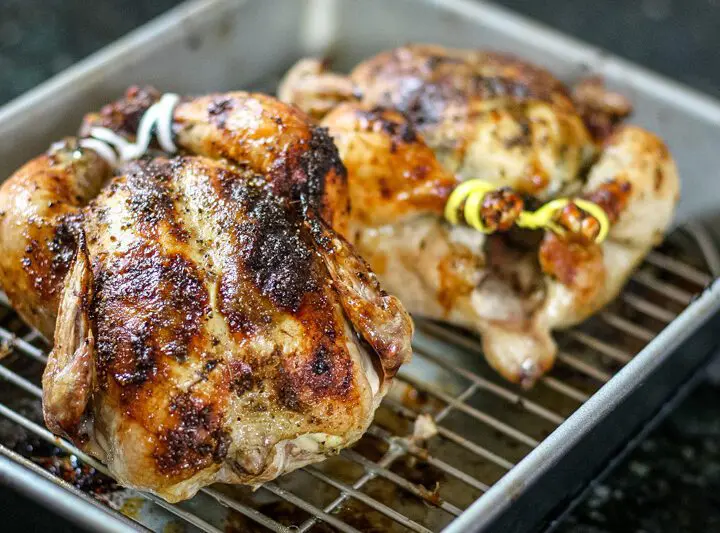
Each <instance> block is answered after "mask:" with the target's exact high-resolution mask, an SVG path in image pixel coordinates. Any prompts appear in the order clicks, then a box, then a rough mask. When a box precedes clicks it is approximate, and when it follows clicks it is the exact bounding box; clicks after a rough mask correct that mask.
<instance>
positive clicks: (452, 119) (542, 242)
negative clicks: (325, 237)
mask: <svg viewBox="0 0 720 533" xmlns="http://www.w3.org/2000/svg"><path fill="white" fill-rule="evenodd" d="M279 96H280V98H281V99H283V100H285V101H287V102H290V103H293V104H295V105H297V106H299V107H301V108H302V109H304V110H306V111H307V112H308V113H310V114H312V115H313V116H314V117H315V118H316V119H317V120H320V121H321V124H322V125H323V126H325V127H327V128H328V129H329V131H330V134H331V136H332V137H333V140H334V141H335V143H336V145H337V146H338V149H339V151H340V155H341V158H342V159H343V162H344V163H345V166H346V167H347V169H348V183H349V191H350V198H351V207H352V209H351V218H350V224H349V225H348V228H347V230H346V236H347V238H348V239H349V240H350V241H351V242H353V243H354V244H355V245H356V247H357V249H358V251H359V252H360V253H361V254H362V255H363V256H364V257H365V258H366V259H367V260H368V262H369V263H370V265H371V266H372V268H373V269H374V270H375V272H376V273H377V274H378V276H379V277H380V279H381V280H382V282H383V284H384V286H385V287H386V288H387V289H388V290H389V291H391V292H392V293H393V294H396V295H397V296H398V297H399V298H400V299H401V301H402V302H403V303H404V304H405V306H406V308H407V309H408V310H409V311H410V312H412V313H414V314H417V315H420V316H425V317H429V318H433V319H440V320H444V321H448V322H451V323H454V324H458V325H461V326H465V327H469V328H471V329H474V330H476V331H478V332H479V333H480V334H481V337H482V341H483V347H484V352H485V355H486V358H487V359H488V361H489V363H490V364H491V365H492V366H493V367H494V368H495V369H496V370H498V371H499V372H500V373H501V374H502V375H503V376H504V377H506V378H507V379H509V380H511V381H513V382H518V383H521V384H523V385H531V384H532V383H533V382H534V381H535V380H536V379H537V378H538V377H539V376H540V375H542V373H543V372H545V371H547V370H548V369H549V368H550V367H551V366H552V364H553V361H554V357H555V353H556V346H555V343H554V341H553V338H552V336H551V331H552V330H553V329H558V328H566V327H569V326H572V325H574V324H577V323H578V322H580V321H582V320H584V319H585V318H587V317H588V316H590V315H591V314H592V313H594V312H596V311H597V310H598V309H600V308H601V307H602V306H604V305H605V304H606V303H608V302H609V301H610V300H612V299H613V298H614V297H615V296H616V295H617V294H618V292H619V291H620V289H621V288H622V286H623V284H624V283H625V281H626V280H627V279H628V277H629V275H630V273H631V272H632V270H633V269H634V267H635V266H636V265H637V264H638V263H639V262H640V261H641V260H642V258H643V257H644V255H645V254H646V253H647V252H648V251H649V250H650V248H651V247H652V246H653V245H655V244H657V243H658V241H659V240H660V239H662V236H663V233H664V231H665V229H666V228H667V226H668V224H669V223H670V221H671V219H672V215H673V211H674V206H675V204H676V202H677V199H678V193H679V186H678V177H677V171H676V168H675V165H674V163H673V160H672V158H671V157H670V155H669V153H668V150H667V148H666V147H665V146H664V144H663V143H662V141H661V140H660V139H658V138H657V137H656V136H654V135H653V134H651V133H649V132H647V131H645V130H643V129H641V128H638V127H634V126H625V125H621V124H620V122H621V121H622V119H623V118H625V116H627V114H628V113H629V104H627V102H626V101H625V100H624V98H622V97H621V96H620V95H616V94H613V93H609V92H608V91H606V90H605V89H604V87H603V86H602V84H601V83H600V82H599V81H598V80H597V79H592V80H588V81H587V82H585V83H583V84H581V85H580V86H578V88H577V90H576V91H575V94H574V96H572V95H571V94H570V91H568V89H567V88H566V87H565V86H564V85H563V84H562V83H561V82H559V81H558V80H556V79H555V78H554V77H553V76H552V75H551V74H549V73H548V72H546V71H544V70H542V69H540V68H537V67H534V66H532V65H529V64H526V63H524V62H522V61H520V60H518V59H516V58H513V57H510V56H503V55H499V54H495V53H486V52H480V51H467V50H454V49H448V48H443V47H439V46H431V45H411V46H406V47H402V48H398V49H395V50H391V51H387V52H383V53H381V54H379V55H377V56H375V57H373V58H371V59H368V60H367V61H365V62H363V63H361V64H360V65H358V66H357V67H356V68H355V69H354V70H353V71H352V72H351V73H350V74H349V75H348V76H342V75H340V74H337V73H333V72H329V71H328V70H327V65H326V64H325V63H323V62H321V61H319V60H314V59H305V60H302V61H300V62H299V63H298V64H297V65H296V66H295V67H293V68H292V69H291V70H290V71H289V72H288V74H287V75H286V77H285V79H284V80H283V82H282V83H281V86H280V89H279ZM470 179H481V180H483V181H485V182H487V183H489V184H491V185H493V186H494V187H496V189H495V190H493V191H491V192H489V193H488V194H486V195H485V196H484V198H483V201H482V202H481V204H480V206H479V210H480V214H479V216H480V218H481V220H482V221H483V224H484V227H485V228H487V230H488V232H487V233H483V232H479V231H476V230H475V229H473V228H471V227H468V226H467V225H463V224H458V225H454V224H453V225H451V224H449V223H448V222H447V221H446V220H445V217H444V211H445V206H446V204H447V203H448V199H449V197H450V195H451V193H452V192H453V191H454V190H455V189H456V188H457V187H458V185H459V184H460V183H462V182H464V181H465V180H470ZM560 196H563V197H571V198H579V199H585V200H588V201H592V202H594V203H595V204H596V205H597V206H599V207H600V208H602V210H603V211H604V212H605V215H606V216H607V219H608V221H609V223H610V224H611V227H610V231H609V235H608V237H607V239H606V240H605V241H604V242H602V243H597V242H595V238H594V237H596V236H597V235H598V232H599V230H598V227H599V221H598V220H596V219H595V218H594V217H592V216H589V213H587V212H585V211H583V210H581V209H579V208H578V206H577V205H576V204H574V203H570V204H568V205H566V206H565V207H563V208H562V209H558V211H557V213H556V214H555V215H554V221H555V224H556V226H558V225H559V226H562V227H563V228H564V229H565V230H566V231H564V232H562V233H560V232H556V231H555V232H553V231H547V230H546V231H543V230H528V229H520V228H518V227H517V226H516V225H514V222H515V221H516V220H518V217H519V216H520V213H521V211H523V209H534V208H536V207H538V206H539V205H540V204H541V203H543V202H548V201H550V200H552V199H555V198H558V197H560ZM341 231H342V230H341Z"/></svg>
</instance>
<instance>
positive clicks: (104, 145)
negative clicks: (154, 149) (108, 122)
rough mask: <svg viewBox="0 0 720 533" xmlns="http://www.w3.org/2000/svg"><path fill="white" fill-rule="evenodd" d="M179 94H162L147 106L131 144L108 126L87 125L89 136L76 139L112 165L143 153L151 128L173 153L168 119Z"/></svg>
mask: <svg viewBox="0 0 720 533" xmlns="http://www.w3.org/2000/svg"><path fill="white" fill-rule="evenodd" d="M179 101H180V97H179V96H178V95H177V94H174V93H166V94H163V95H162V97H161V98H160V100H159V101H158V102H156V103H155V104H153V105H152V106H150V107H149V108H148V110H147V111H145V113H144V114H143V116H142V118H141V119H140V125H139V126H138V132H137V139H136V141H135V143H131V142H129V141H128V140H127V139H125V138H124V137H121V136H120V135H118V134H117V133H115V132H114V131H112V130H109V129H108V128H98V127H95V128H91V129H90V137H87V138H85V139H81V140H80V143H79V144H80V146H81V147H83V148H89V149H90V150H94V151H95V152H96V153H97V154H98V155H99V156H100V157H102V158H103V159H104V160H105V161H107V163H108V164H109V165H111V166H113V167H116V166H118V165H119V164H120V163H124V162H125V161H129V160H131V159H137V158H138V157H141V156H142V155H144V154H145V152H147V150H148V147H149V146H150V141H151V140H152V134H153V128H154V130H155V135H156V137H157V140H158V144H159V145H160V148H162V149H163V151H165V152H168V153H171V154H172V153H175V152H177V146H175V143H174V142H173V139H172V118H173V111H174V110H175V106H176V105H177V103H178V102H179Z"/></svg>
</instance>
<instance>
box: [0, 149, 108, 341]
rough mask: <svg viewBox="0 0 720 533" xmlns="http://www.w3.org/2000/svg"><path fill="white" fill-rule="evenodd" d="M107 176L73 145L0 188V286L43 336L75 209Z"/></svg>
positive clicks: (72, 235) (68, 256) (48, 332)
mask: <svg viewBox="0 0 720 533" xmlns="http://www.w3.org/2000/svg"><path fill="white" fill-rule="evenodd" d="M109 175H110V169H109V167H108V166H107V165H106V164H105V162H104V161H103V160H102V159H100V158H99V157H98V156H96V155H95V154H94V153H80V152H76V151H75V148H74V147H73V146H72V145H71V146H69V147H68V148H66V149H62V150H58V151H55V152H53V153H50V154H46V155H42V156H40V157H38V158H36V159H34V160H32V161H30V162H29V163H27V164H26V165H25V166H23V167H22V168H20V169H19V170H18V171H17V172H15V174H13V175H12V176H11V177H10V178H9V179H8V180H7V181H5V182H4V183H3V185H2V188H1V189H0V247H1V248H2V250H3V253H2V254H0V284H2V289H3V290H4V291H5V294H7V295H8V298H9V299H10V302H11V303H12V305H13V307H14V308H15V309H16V310H17V311H18V312H19V313H20V315H21V316H22V317H23V319H24V320H25V321H26V322H28V323H29V324H30V325H31V326H34V327H36V328H38V329H39V330H40V331H41V333H43V334H44V335H45V336H46V337H47V338H52V335H53V331H54V329H55V317H56V314H57V308H58V304H59V302H60V291H61V289H62V285H63V280H64V279H65V275H66V274H67V272H68V269H69V267H70V263H71V261H72V258H73V255H74V252H75V246H76V237H77V231H78V228H79V227H80V225H81V222H82V217H81V215H80V214H79V211H78V209H79V208H80V207H81V206H82V205H84V204H85V203H86V202H88V201H89V200H90V199H91V198H92V197H93V196H95V195H96V194H97V192H98V191H99V190H100V187H101V186H102V184H103V182H104V181H105V180H106V179H107V178H108V177H109Z"/></svg>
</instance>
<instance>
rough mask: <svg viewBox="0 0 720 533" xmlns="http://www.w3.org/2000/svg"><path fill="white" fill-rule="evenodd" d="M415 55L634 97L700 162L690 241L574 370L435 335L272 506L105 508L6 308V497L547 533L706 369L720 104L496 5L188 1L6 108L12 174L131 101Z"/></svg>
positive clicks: (687, 181) (61, 504)
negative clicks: (64, 464)
mask: <svg viewBox="0 0 720 533" xmlns="http://www.w3.org/2000/svg"><path fill="white" fill-rule="evenodd" d="M413 41H415V42H435V43H440V44H445V45H451V46H464V47H479V48H491V49H496V50H501V51H506V52H512V53H515V54H517V55H519V56H522V57H524V58H526V59H528V60H530V61H533V62H535V63H537V64H540V65H543V66H545V67H547V68H548V69H550V70H551V71H552V72H554V73H555V74H556V75H558V76H559V77H560V78H561V79H564V80H567V81H572V80H574V79H577V78H578V77H580V76H582V75H585V74H587V73H590V72H592V73H598V74H601V75H603V76H604V77H605V79H606V81H607V82H608V84H609V85H610V87H611V88H613V89H615V90H618V91H620V92H622V93H624V94H626V95H627V96H629V97H630V98H631V100H632V101H633V103H634V105H635V109H636V113H635V115H634V117H633V121H634V122H636V123H638V124H640V125H642V126H644V127H646V128H648V129H650V130H652V131H655V132H657V133H658V134H660V135H661V136H662V137H663V138H664V139H665V140H666V141H667V142H668V144H669V146H670V149H671V151H672V153H673V155H674V156H675V158H676V159H677V161H678V164H679V167H680V172H681V177H682V185H683V197H682V200H681V203H680V205H679V209H678V216H677V228H676V230H675V231H674V232H673V234H672V236H671V237H670V238H669V244H667V245H665V246H664V247H663V248H661V249H660V250H659V251H657V252H653V253H652V254H651V255H650V257H649V258H648V261H646V263H645V265H644V266H643V267H642V268H641V269H640V270H639V272H638V273H637V274H636V275H635V276H634V277H633V279H632V280H631V282H630V284H629V286H628V289H627V290H626V291H625V292H624V293H623V295H622V297H621V298H620V299H619V300H618V301H617V302H615V303H614V304H612V305H611V306H610V307H609V308H608V309H607V310H606V311H604V312H603V313H600V315H599V316H598V317H595V318H593V319H592V320H590V321H589V322H588V323H587V324H584V325H583V326H581V327H580V328H579V329H577V330H573V331H571V332H566V333H563V334H560V335H559V336H558V340H559V344H560V347H561V356H560V358H559V360H558V364H557V368H556V369H555V370H553V372H552V373H551V374H550V375H549V376H548V377H547V378H545V379H544V380H542V381H541V382H540V383H539V384H538V385H537V386H536V388H535V389H533V390H532V391H529V392H526V391H521V390H519V389H517V388H515V387H514V386H511V385H509V384H506V383H503V382H502V381H501V380H500V379H499V378H498V377H497V376H496V375H495V374H494V373H493V372H492V371H490V370H489V369H488V368H487V365H486V364H485V363H484V362H483V361H482V357H481V356H480V354H479V350H478V343H477V340H476V339H474V338H473V337H471V336H469V335H467V334H466V333H463V332H460V331H456V330H453V329H448V328H444V327H441V326H438V325H436V324H432V323H426V322H422V321H419V322H418V334H417V336H416V342H415V347H416V356H415V358H414V360H413V362H412V363H411V364H410V365H408V366H407V367H406V368H404V369H403V371H402V373H401V376H400V379H399V380H398V383H397V387H396V388H395V389H394V391H393V392H392V393H391V395H390V398H389V400H388V401H387V402H385V404H384V406H383V407H381V409H380V411H379V412H378V415H377V417H376V424H374V425H373V427H372V429H371V431H370V434H369V436H367V437H366V438H365V439H363V441H362V442H361V444H360V445H359V446H358V447H356V449H355V450H352V451H345V452H343V453H341V454H340V456H338V457H337V458H333V459H330V460H328V461H326V462H325V463H322V464H320V465H317V466H316V467H311V468H308V469H305V470H303V471H300V472H297V473H293V474H290V475H288V476H285V477H283V478H281V479H279V480H277V481H275V482H273V483H269V484H267V485H266V486H264V487H263V488H261V489H259V490H258V491H257V492H255V493H251V492H250V491H248V490H245V489H236V488H227V487H212V488H209V489H207V490H205V491H203V492H201V493H200V494H199V495H198V496H197V497H195V498H194V499H193V500H191V501H189V502H183V503H180V504H177V505H170V504H167V503H165V502H163V501H162V500H159V499H157V498H154V497H152V496H148V495H142V494H139V493H137V492H134V491H127V490H119V491H110V492H108V493H98V492H97V491H94V490H89V491H88V490H87V487H85V486H84V485H82V484H81V483H78V482H77V480H76V479H74V478H72V477H70V478H68V479H69V480H70V483H68V482H67V481H64V480H62V479H60V477H58V475H57V474H58V468H57V467H53V466H52V465H50V466H48V462H47V461H43V460H39V459H38V456H37V455H38V453H40V452H39V451H38V450H40V449H41V446H40V445H39V444H38V443H39V442H45V443H49V444H50V445H51V447H57V450H53V452H52V453H56V452H58V451H60V452H63V453H64V452H67V453H69V454H71V457H72V459H73V460H77V461H79V463H78V464H79V465H82V464H85V465H89V466H90V467H93V468H95V469H96V470H97V472H102V471H103V470H104V469H103V466H102V465H101V464H98V463H97V462H96V461H93V460H92V459H91V458H89V457H87V456H84V455H83V454H82V453H81V452H79V450H76V449H75V448H73V447H72V445H70V444H69V443H66V442H64V441H62V440H60V439H57V438H54V437H52V436H51V435H50V434H49V433H48V432H47V431H46V430H45V429H44V428H43V427H42V425H41V416H40V412H39V399H38V395H39V392H40V389H39V388H38V385H39V375H40V373H41V371H42V362H43V360H44V357H45V353H46V352H47V349H48V346H46V345H45V344H44V343H43V341H42V339H40V338H39V337H38V336H37V335H36V334H34V333H33V332H32V331H30V330H29V329H28V328H27V327H25V326H23V325H22V324H21V323H20V322H19V321H18V319H17V317H15V316H14V314H13V313H12V311H11V310H9V308H8V307H7V305H6V302H5V303H3V305H2V306H0V340H2V341H3V346H2V347H3V353H5V354H6V356H5V357H4V359H3V360H2V362H1V363H0V378H1V379H3V380H5V381H4V383H3V385H2V387H0V481H1V482H3V483H6V484H8V485H10V486H12V487H14V488H15V489H17V490H20V491H22V492H24V493H25V494H27V495H28V496H30V497H32V498H34V499H35V500H37V501H38V502H39V503H41V504H42V505H45V506H47V507H49V508H51V509H53V510H55V511H57V512H59V513H61V514H63V515H65V516H66V517H68V518H69V519H71V520H74V521H75V522H76V523H77V524H79V525H81V526H83V527H85V528H87V529H90V530H94V531H130V530H134V529H143V528H148V529H152V530H156V531H185V530H187V531H195V530H201V531H212V532H215V531H223V530H232V531H256V530H258V531H259V530H262V531H265V530H270V531H282V532H289V531H310V530H312V531H329V530H340V531H357V530H368V529H370V530H374V531H439V530H444V531H447V532H452V533H459V532H465V531H480V530H483V531H502V532H506V531H508V532H510V531H518V532H520V531H537V530H540V529H542V528H544V527H546V526H547V525H548V524H550V523H551V522H552V520H553V518H555V517H557V516H558V515H560V514H561V513H562V511H563V509H564V508H565V507H566V505H567V503H568V502H569V501H570V500H571V499H572V498H573V497H574V496H576V495H577V494H579V493H580V492H581V491H582V490H583V489H584V488H585V487H586V486H587V484H588V482H589V481H590V480H592V479H593V478H594V477H595V476H596V475H598V474H599V473H600V472H601V471H602V469H603V466H604V465H606V464H607V462H608V460H609V459H611V458H612V457H613V456H616V455H617V454H618V453H619V452H620V451H621V450H622V449H623V448H624V447H626V446H627V443H628V442H631V439H632V437H633V436H634V435H637V434H638V433H640V432H642V428H643V425H644V424H645V422H646V421H647V420H649V419H651V418H652V417H653V416H655V415H657V413H658V412H661V411H662V408H663V405H664V404H665V403H666V401H667V400H668V398H670V397H671V396H672V394H673V391H676V390H678V389H681V388H682V386H683V384H686V383H687V382H688V381H689V380H691V378H692V376H693V375H696V374H697V369H698V368H699V367H700V366H701V365H702V364H703V363H704V362H705V361H706V360H707V359H708V358H709V357H710V356H711V355H712V354H713V353H714V351H715V349H716V348H717V344H718V342H719V341H720V338H718V337H719V336H718V335H717V334H716V333H715V331H716V330H717V328H718V327H720V314H718V309H719V308H720V286H719V285H718V283H716V282H715V279H716V278H717V276H718V274H720V255H719V254H718V251H717V248H716V243H717V242H720V223H718V221H719V220H720V216H718V215H720V204H719V203H718V200H719V199H720V180H718V179H717V178H716V176H715V173H716V172H717V170H716V169H717V168H720V103H718V102H717V101H715V100H713V99H711V98H709V97H707V96H704V95H701V94H698V93H696V92H694V91H692V90H690V89H687V88H685V87H683V86H681V85H678V84H676V83H674V82H672V81H669V80H666V79H663V78H661V77H659V76H657V75H655V74H652V73H649V72H647V71H645V70H643V69H641V68H638V67H637V66H635V65H632V64H629V63H627V62H625V61H623V60H620V59H618V58H615V57H613V56H610V55H608V54H607V53H605V52H602V51H600V50H597V49H595V48H592V47H590V46H587V45H585V44H583V43H580V42H578V41H575V40H573V39H570V38H567V37H564V36H561V35H558V34H557V33H555V32H553V31H551V30H549V29H547V28H544V27H542V26H540V25H538V24H535V23H533V22H530V21H528V20H526V19H524V18H521V17H519V16H517V15H514V14H512V13H510V12H508V11H506V10H504V9H501V8H498V7H495V6H493V5H490V4H485V3H482V2H474V1H468V0H436V1H430V0H425V1H423V0H362V1H361V0H306V1H303V0H247V1H241V0H201V1H195V2H189V3H186V4H183V5H181V6H179V7H178V8H176V9H174V10H172V11H170V12H168V13H167V14H166V15H164V16H162V17H160V18H158V19H156V20H155V21H153V22H151V23H150V24H147V25H146V26H144V27H142V28H140V29H139V30H137V31H135V32H133V33H131V34H130V35H128V36H127V37H125V38H123V39H121V40H119V41H117V42H116V43H115V44H113V45H111V46H109V47H107V48H105V49H104V50H102V51H101V52H99V53H97V54H95V55H93V56H91V57H90V58H88V59H87V60H85V61H83V62H81V63H79V64H77V65H75V66H73V67H71V68H69V69H68V70H66V71H65V72H63V73H62V74H60V75H58V76H56V77H55V78H53V79H51V80H50V81H48V82H46V83H44V84H42V85H41V86H39V87H37V88H36V89H34V90H32V91H30V92H28V93H27V94H25V95H24V96H22V97H20V98H18V99H17V100H15V101H13V102H11V103H9V104H8V105H6V106H4V107H2V108H0V138H2V139H3V142H2V143H0V175H2V176H9V175H10V174H11V173H12V172H13V171H14V170H15V169H16V168H17V167H18V166H20V165H21V164H22V163H23V162H25V161H26V160H28V159H29V158H31V157H33V156H35V155H36V154H38V153H40V152H42V151H44V150H45V149H46V148H47V147H48V145H49V144H50V143H51V142H52V141H54V140H57V139H59V138H61V137H63V136H65V135H71V134H73V133H74V132H75V130H76V128H77V126H78V124H79V121H80V119H81V117H82V115H83V114H84V113H85V112H87V111H88V110H91V109H95V108H98V107H99V106H100V105H102V104H103V103H105V102H107V101H108V100H110V99H112V98H115V97H117V96H118V95H119V94H121V92H122V91H123V90H124V89H125V88H126V87H127V86H128V85H131V84H135V83H141V84H152V85H155V86H157V87H158V88H160V89H162V90H165V91H175V92H178V93H184V94H188V93H205V92H211V91H223V90H230V89H240V88H244V89H256V90H264V91H267V92H271V93H272V92H274V88H275V86H276V84H277V81H278V80H279V77H280V76H281V75H282V73H283V72H284V71H285V69H287V68H288V67H289V66H290V65H291V64H292V63H293V62H294V61H295V60H297V59H298V58H300V57H302V56H304V55H307V54H324V55H328V56H330V57H332V58H333V59H334V61H335V65H336V66H337V67H338V68H339V69H349V68H350V67H352V66H353V65H354V64H355V63H357V62H359V61H360V60H362V59H363V58H365V57H367V56H369V55H372V54H374V53H376V52H378V51H380V50H382V49H386V48H389V47H392V46H396V45H399V44H403V43H407V42H413ZM686 386H687V385H686ZM420 412H428V413H430V414H432V415H433V416H434V417H435V418H436V420H438V425H439V427H440V433H439V435H438V436H436V437H433V439H431V440H430V441H429V442H428V443H427V448H420V447H418V446H416V445H415V444H413V443H412V442H411V441H409V440H408V439H405V438H404V437H405V436H407V435H409V434H410V433H411V432H412V420H413V419H414V417H416V416H417V414H418V413H420ZM46 445H47V444H46ZM423 476H426V477H428V478H429V480H430V481H427V480H426V479H425V478H424V477H423ZM97 477H100V476H99V474H98V475H97ZM436 482H437V483H436ZM73 485H76V486H79V487H80V489H78V488H76V487H75V486H73ZM118 510H119V511H120V512H117V511H118Z"/></svg>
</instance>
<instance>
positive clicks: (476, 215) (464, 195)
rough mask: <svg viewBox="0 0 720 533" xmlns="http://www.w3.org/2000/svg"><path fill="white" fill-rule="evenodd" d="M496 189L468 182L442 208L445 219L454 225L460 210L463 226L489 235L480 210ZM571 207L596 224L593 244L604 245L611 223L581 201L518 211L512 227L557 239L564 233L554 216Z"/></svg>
mask: <svg viewBox="0 0 720 533" xmlns="http://www.w3.org/2000/svg"><path fill="white" fill-rule="evenodd" d="M496 189H497V187H496V186H495V185H492V184H491V183H488V182H486V181H483V180H468V181H465V182H463V183H461V184H460V185H459V186H458V187H456V188H455V190H453V192H452V193H451V194H450V197H449V198H448V200H447V202H446V204H445V218H446V219H447V221H448V222H450V223H451V224H453V225H457V224H459V223H460V222H461V220H460V208H461V207H462V216H463V219H464V221H465V223H466V224H467V225H468V226H470V227H472V228H474V229H476V230H477V231H480V232H482V233H492V232H493V231H494V230H493V229H491V228H488V227H487V226H486V225H485V224H484V222H483V220H482V217H481V207H482V203H483V200H484V199H485V196H486V195H487V194H488V193H489V192H492V191H494V190H496ZM570 204H575V205H576V206H577V207H578V208H579V209H581V210H582V211H585V212H586V213H588V214H589V215H590V216H592V217H593V218H595V220H597V222H598V224H599V226H600V229H599V231H598V234H597V236H596V237H595V239H594V241H595V242H596V243H598V244H599V243H601V242H603V241H604V240H605V239H606V238H607V235H608V233H609V231H610V219H609V218H608V216H607V213H605V211H604V210H603V208H602V207H600V206H599V205H598V204H596V203H594V202H591V201H589V200H583V199H581V198H573V199H571V198H557V199H555V200H551V201H549V202H547V203H546V204H544V205H542V206H541V207H540V208H539V209H537V210H535V211H525V210H523V211H521V212H520V215H519V216H518V218H517V220H516V221H515V223H516V224H517V226H519V227H521V228H526V229H548V230H550V231H552V232H553V233H556V234H558V235H561V236H562V235H564V234H566V233H567V230H566V229H565V228H563V227H562V226H561V225H559V224H558V223H557V222H556V215H557V213H558V212H559V211H560V210H562V209H563V208H565V207H566V206H568V205H570Z"/></svg>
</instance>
